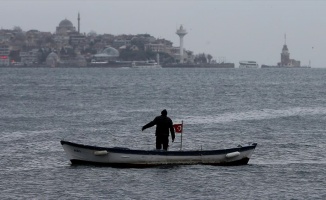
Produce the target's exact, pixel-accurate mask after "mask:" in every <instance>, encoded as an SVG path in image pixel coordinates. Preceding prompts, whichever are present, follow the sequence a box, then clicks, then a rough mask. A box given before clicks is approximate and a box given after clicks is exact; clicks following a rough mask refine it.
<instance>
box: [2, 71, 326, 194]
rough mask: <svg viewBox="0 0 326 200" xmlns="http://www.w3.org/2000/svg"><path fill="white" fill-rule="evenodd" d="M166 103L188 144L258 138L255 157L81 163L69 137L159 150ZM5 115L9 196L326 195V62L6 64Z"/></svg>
mask: <svg viewBox="0 0 326 200" xmlns="http://www.w3.org/2000/svg"><path fill="white" fill-rule="evenodd" d="M163 109H166V110H167V111H168V116H169V117H170V118H171V119H172V120H173V122H174V123H181V122H183V124H184V131H183V139H182V142H183V144H182V150H200V149H204V150H210V149H224V148H233V147H236V146H237V145H246V144H250V143H257V144H258V145H257V148H256V149H255V151H254V153H253V155H252V157H251V159H250V161H249V163H248V165H244V166H233V167H225V166H209V165H182V166H162V167H152V168H141V169H138V168H112V167H97V166H92V165H86V166H80V165H79V166H78V165H77V166H75V165H71V163H70V161H69V160H68V158H67V156H66V154H65V152H64V151H63V148H62V146H61V144H60V141H61V140H66V141H71V142H77V143H81V144H87V145H95V146H104V147H127V148H131V149H145V150H152V149H154V148H155V136H154V132H155V128H154V127H152V128H149V129H146V130H145V131H141V127H142V126H143V125H145V124H146V123H148V122H150V121H151V120H153V119H154V118H155V117H156V116H158V115H160V113H161V111H162V110H163ZM0 113H1V115H0V127H1V128H0V179H1V182H0V191H1V193H0V199H2V200H6V199H69V200H71V199H114V200H116V199H118V200H120V199H121V200H126V199H132V200H133V199H136V200H142V199H151V200H160V199H182V200H183V199H187V200H188V199H189V200H190V199H194V200H196V199H205V200H211V199H212V200H215V199H231V200H232V199H257V200H260V199H313V200H315V199H326V133H325V131H326V130H325V128H326V123H325V122H326V68H324V69H323V68H319V69H318V68H311V69H237V68H235V69H200V68H192V69H189V68H188V69H183V68H175V69H168V68H162V69H131V68H115V69H113V68H0ZM180 140H181V137H180V135H177V136H176V139H175V142H180ZM170 150H180V143H171V142H170Z"/></svg>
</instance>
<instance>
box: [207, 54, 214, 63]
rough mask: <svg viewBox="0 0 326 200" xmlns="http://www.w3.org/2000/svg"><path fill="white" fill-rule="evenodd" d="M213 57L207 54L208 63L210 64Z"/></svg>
mask: <svg viewBox="0 0 326 200" xmlns="http://www.w3.org/2000/svg"><path fill="white" fill-rule="evenodd" d="M212 58H213V56H212V55H211V54H207V59H208V63H211V61H212Z"/></svg>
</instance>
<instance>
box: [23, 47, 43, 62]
mask: <svg viewBox="0 0 326 200" xmlns="http://www.w3.org/2000/svg"><path fill="white" fill-rule="evenodd" d="M38 55H39V50H38V49H32V50H30V51H21V52H20V53H19V56H20V62H21V63H22V64H24V65H32V64H35V63H37V62H38Z"/></svg>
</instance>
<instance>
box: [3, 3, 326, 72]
mask: <svg viewBox="0 0 326 200" xmlns="http://www.w3.org/2000/svg"><path fill="white" fill-rule="evenodd" d="M0 2H1V12H0V26H1V27H2V28H3V29H12V28H13V27H14V26H20V27H21V28H22V29H23V30H24V31H27V30H30V29H37V30H40V31H50V32H52V33H54V32H55V29H56V27H57V26H58V25H59V23H60V21H61V20H63V19H65V18H66V19H68V20H70V21H71V22H72V23H73V24H74V26H75V27H76V28H77V14H78V12H80V15H81V32H85V33H88V32H90V31H91V30H93V31H95V32H97V33H98V34H103V33H110V34H113V35H118V34H140V33H148V34H151V35H152V36H154V37H156V38H165V39H167V40H170V41H172V42H173V45H174V46H179V38H178V36H177V35H176V34H175V31H176V28H177V27H179V26H180V25H181V24H182V25H183V26H184V28H185V29H186V30H187V31H188V34H187V35H186V36H185V38H184V47H185V48H186V49H187V50H191V51H193V52H194V53H195V54H197V53H209V54H211V55H212V56H213V57H214V59H216V60H217V61H218V60H219V59H221V58H225V60H226V61H228V62H233V63H235V64H236V66H238V65H239V61H241V60H254V61H257V62H258V64H260V65H261V64H269V65H275V64H276V63H277V62H279V61H280V53H281V50H282V46H283V44H284V35H285V34H286V38H287V40H286V43H287V45H288V48H289V51H290V58H292V59H296V60H300V61H301V64H302V65H308V63H309V60H311V64H312V67H326V54H325V53H326V39H325V38H326V1H323V0H283V1H281V0H260V1H257V0H241V1H240V0H224V1H223V0H210V1H209V0H56V1H54V0H0Z"/></svg>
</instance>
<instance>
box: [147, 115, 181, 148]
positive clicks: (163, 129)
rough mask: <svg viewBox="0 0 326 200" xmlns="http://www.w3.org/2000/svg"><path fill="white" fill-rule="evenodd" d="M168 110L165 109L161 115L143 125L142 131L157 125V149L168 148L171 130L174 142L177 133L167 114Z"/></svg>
mask: <svg viewBox="0 0 326 200" xmlns="http://www.w3.org/2000/svg"><path fill="white" fill-rule="evenodd" d="M167 115H168V112H167V111H166V110H165V109H164V110H162V112H161V115H160V116H157V117H155V119H154V120H153V121H151V122H149V123H148V124H146V125H145V126H143V127H142V131H144V130H145V129H147V128H149V127H152V126H154V125H156V131H155V136H156V149H162V145H163V149H164V150H168V146H169V132H171V137H172V142H174V138H175V134H174V128H173V122H172V120H171V119H170V118H169V117H168V116H167Z"/></svg>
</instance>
